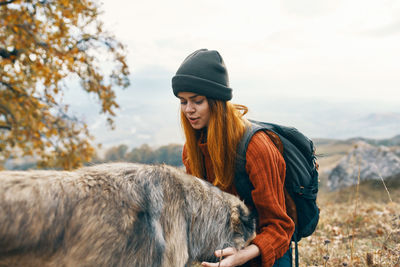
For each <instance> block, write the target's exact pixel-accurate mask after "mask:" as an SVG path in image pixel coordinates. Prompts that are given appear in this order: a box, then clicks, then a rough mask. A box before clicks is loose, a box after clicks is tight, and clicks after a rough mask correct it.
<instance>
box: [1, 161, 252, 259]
mask: <svg viewBox="0 0 400 267" xmlns="http://www.w3.org/2000/svg"><path fill="white" fill-rule="evenodd" d="M254 227H255V225H254V220H253V219H252V218H251V216H250V214H249V211H248V209H247V208H246V206H245V205H244V204H243V202H241V201H240V200H239V199H238V198H236V197H234V196H233V195H230V194H227V193H224V192H222V191H220V190H219V189H218V188H216V187H214V186H212V185H211V184H209V183H206V182H204V181H202V180H200V179H198V178H195V177H193V176H189V175H187V174H185V173H183V172H182V171H179V170H177V169H175V168H173V167H169V166H166V165H161V166H150V165H141V164H133V163H112V164H101V165H97V166H92V167H86V168H82V169H79V170H76V171H73V172H66V171H25V172H24V171H3V172H0V266H146V267H147V266H185V264H187V265H188V266H189V265H190V264H191V263H192V262H193V261H203V260H205V261H216V260H217V259H216V258H215V256H214V255H213V252H214V251H215V250H216V249H221V248H224V247H227V246H233V247H236V248H240V247H242V246H244V245H245V244H246V242H248V241H249V240H250V239H251V238H252V237H253V236H254Z"/></svg>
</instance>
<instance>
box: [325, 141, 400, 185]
mask: <svg viewBox="0 0 400 267" xmlns="http://www.w3.org/2000/svg"><path fill="white" fill-rule="evenodd" d="M359 174H360V181H364V180H372V179H374V180H378V179H381V178H382V179H385V178H387V177H390V176H394V175H397V174H400V148H397V147H386V146H373V145H370V144H368V143H366V142H362V141H359V142H357V143H356V144H355V145H354V148H353V149H352V150H351V151H350V152H349V153H348V154H347V155H346V156H345V157H343V159H341V161H340V162H339V164H338V165H337V166H336V167H335V168H333V169H332V171H331V173H330V175H329V177H328V187H329V188H330V189H331V190H336V189H339V188H342V187H346V186H350V185H354V184H357V180H358V175H359Z"/></svg>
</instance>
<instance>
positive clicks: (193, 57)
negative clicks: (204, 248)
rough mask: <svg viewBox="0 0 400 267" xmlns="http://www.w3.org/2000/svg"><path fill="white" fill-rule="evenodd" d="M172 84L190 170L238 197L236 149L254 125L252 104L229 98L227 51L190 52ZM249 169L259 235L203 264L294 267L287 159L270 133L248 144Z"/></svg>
mask: <svg viewBox="0 0 400 267" xmlns="http://www.w3.org/2000/svg"><path fill="white" fill-rule="evenodd" d="M172 88H173V92H174V94H175V96H177V97H178V98H179V99H180V103H181V121H182V125H183V130H184V133H185V138H186V143H185V146H184V149H183V155H182V158H183V163H184V165H185V166H186V171H187V172H188V173H190V174H192V175H195V176H198V177H202V178H204V179H206V180H208V181H209V182H211V183H213V184H214V185H216V186H218V187H219V188H221V189H222V190H224V191H226V192H228V193H232V194H236V195H237V192H236V189H235V186H234V183H233V179H234V170H235V157H236V147H237V145H238V143H239V141H240V139H241V137H242V136H243V134H244V132H245V129H246V125H248V124H249V123H248V122H247V120H246V119H245V118H243V115H244V114H246V112H247V108H246V107H245V106H242V105H234V104H232V103H231V102H230V101H229V100H231V99H232V89H231V88H230V87H229V80H228V74H227V70H226V67H225V64H224V62H223V59H222V57H221V55H220V54H219V53H218V52H217V51H213V50H207V49H200V50H197V51H195V52H193V53H192V54H190V55H189V56H188V57H187V58H186V59H185V60H184V61H183V63H182V64H181V66H180V67H179V69H178V71H177V72H176V75H175V76H174V77H173V78H172ZM246 171H247V173H248V175H249V179H250V181H251V182H252V184H253V186H254V190H253V191H252V198H253V202H254V207H250V208H255V209H256V212H257V214H258V218H257V235H256V237H255V239H254V240H253V241H252V243H251V244H250V245H249V246H247V247H245V248H243V249H242V250H239V251H237V250H236V249H234V248H225V249H223V250H217V251H215V255H216V256H217V257H221V256H222V257H223V260H222V261H221V262H220V263H208V262H203V263H202V265H203V266H208V267H212V266H221V267H222V266H240V265H243V264H246V263H247V264H250V266H263V267H266V266H292V265H291V250H289V246H290V240H291V236H292V234H293V232H294V223H293V221H292V220H291V219H290V217H289V216H288V215H287V213H286V207H285V196H284V180H285V162H284V160H283V157H282V155H281V154H280V152H279V150H278V149H277V147H276V146H275V145H274V143H273V142H272V140H271V139H270V138H269V137H268V135H267V134H266V133H264V132H258V133H256V134H255V135H254V136H253V137H252V139H251V141H250V143H249V145H248V149H247V152H246Z"/></svg>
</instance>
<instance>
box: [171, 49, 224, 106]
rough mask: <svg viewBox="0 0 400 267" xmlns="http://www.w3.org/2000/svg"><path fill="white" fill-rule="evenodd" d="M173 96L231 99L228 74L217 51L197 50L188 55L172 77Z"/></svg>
mask: <svg viewBox="0 0 400 267" xmlns="http://www.w3.org/2000/svg"><path fill="white" fill-rule="evenodd" d="M172 89H173V91H174V94H175V96H178V93H179V92H192V93H197V94H199V95H204V96H206V97H207V98H213V99H218V100H224V101H228V100H231V99H232V88H230V87H229V78H228V72H227V70H226V67H225V64H224V61H223V59H222V57H221V55H220V54H219V53H218V51H215V50H208V49H199V50H197V51H195V52H193V53H192V54H190V55H189V56H188V57H187V58H186V59H185V60H184V61H183V63H182V64H181V66H180V67H179V69H178V71H177V72H176V75H175V76H174V77H172Z"/></svg>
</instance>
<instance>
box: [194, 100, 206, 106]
mask: <svg viewBox="0 0 400 267" xmlns="http://www.w3.org/2000/svg"><path fill="white" fill-rule="evenodd" d="M203 101H204V99H202V100H198V101H195V103H196V104H197V105H200V104H202V103H203Z"/></svg>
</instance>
